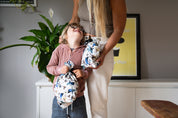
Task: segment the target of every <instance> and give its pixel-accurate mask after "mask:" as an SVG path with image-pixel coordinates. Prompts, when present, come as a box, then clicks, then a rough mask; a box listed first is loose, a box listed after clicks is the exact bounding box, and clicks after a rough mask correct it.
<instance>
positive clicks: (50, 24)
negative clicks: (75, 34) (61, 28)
mask: <svg viewBox="0 0 178 118" xmlns="http://www.w3.org/2000/svg"><path fill="white" fill-rule="evenodd" d="M40 16H41V17H42V18H43V19H44V20H45V21H46V23H47V24H48V26H49V27H50V29H51V31H54V26H53V23H52V22H51V21H50V20H49V19H48V18H46V17H45V16H43V15H40Z"/></svg>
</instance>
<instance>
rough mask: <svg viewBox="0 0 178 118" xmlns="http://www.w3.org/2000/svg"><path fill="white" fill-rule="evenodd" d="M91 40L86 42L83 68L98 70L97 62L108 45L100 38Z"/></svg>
mask: <svg viewBox="0 0 178 118" xmlns="http://www.w3.org/2000/svg"><path fill="white" fill-rule="evenodd" d="M90 38H91V39H90ZM90 38H89V39H88V40H86V42H87V44H86V48H85V50H84V52H83V56H82V62H81V66H83V67H84V68H88V67H91V68H96V67H97V66H98V64H99V63H98V62H96V59H97V58H98V57H99V56H100V53H101V51H102V50H103V48H104V45H105V43H106V42H105V41H101V38H99V37H90Z"/></svg>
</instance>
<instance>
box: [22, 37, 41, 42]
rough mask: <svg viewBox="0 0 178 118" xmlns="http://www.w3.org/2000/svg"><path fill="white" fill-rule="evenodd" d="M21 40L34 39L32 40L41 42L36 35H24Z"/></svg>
mask: <svg viewBox="0 0 178 118" xmlns="http://www.w3.org/2000/svg"><path fill="white" fill-rule="evenodd" d="M20 40H24V41H32V42H39V41H40V40H39V39H38V38H37V37H35V36H24V37H21V38H20Z"/></svg>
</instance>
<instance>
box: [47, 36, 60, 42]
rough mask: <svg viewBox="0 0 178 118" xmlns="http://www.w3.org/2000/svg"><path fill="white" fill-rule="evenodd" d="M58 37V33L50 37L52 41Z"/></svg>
mask: <svg viewBox="0 0 178 118" xmlns="http://www.w3.org/2000/svg"><path fill="white" fill-rule="evenodd" d="M57 37H58V35H56V34H52V35H50V38H49V39H50V43H51V42H52V41H53V40H54V39H55V38H57Z"/></svg>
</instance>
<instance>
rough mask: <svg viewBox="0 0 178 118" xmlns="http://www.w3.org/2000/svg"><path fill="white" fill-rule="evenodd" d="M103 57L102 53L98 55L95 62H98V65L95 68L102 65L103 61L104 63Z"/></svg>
mask: <svg viewBox="0 0 178 118" xmlns="http://www.w3.org/2000/svg"><path fill="white" fill-rule="evenodd" d="M104 58H105V55H104V54H101V55H100V57H99V58H98V59H97V60H96V62H98V63H99V65H98V66H97V67H96V68H95V69H98V68H99V67H100V66H102V65H103V63H104Z"/></svg>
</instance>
